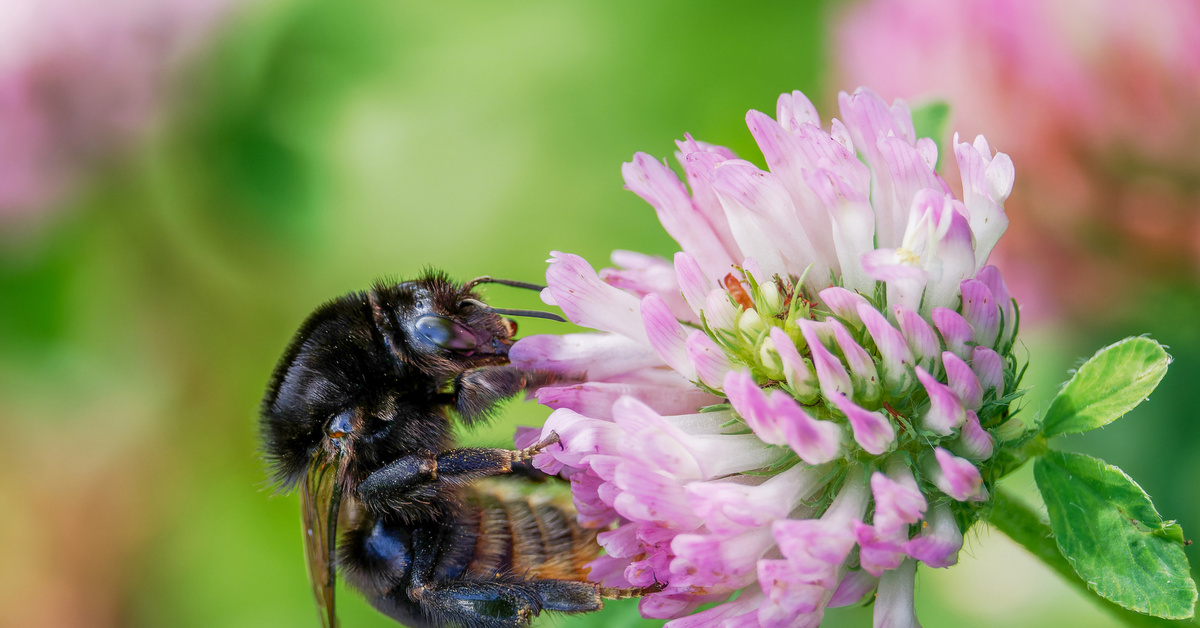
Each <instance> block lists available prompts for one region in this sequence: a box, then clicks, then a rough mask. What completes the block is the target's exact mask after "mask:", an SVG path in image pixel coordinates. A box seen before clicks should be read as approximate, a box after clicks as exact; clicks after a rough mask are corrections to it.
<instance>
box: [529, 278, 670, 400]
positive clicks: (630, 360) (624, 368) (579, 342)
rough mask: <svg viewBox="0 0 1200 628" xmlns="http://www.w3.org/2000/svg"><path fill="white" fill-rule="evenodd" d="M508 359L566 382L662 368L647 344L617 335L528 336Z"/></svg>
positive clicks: (659, 359) (660, 360) (600, 378)
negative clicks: (567, 378) (656, 367)
mask: <svg viewBox="0 0 1200 628" xmlns="http://www.w3.org/2000/svg"><path fill="white" fill-rule="evenodd" d="M627 296H628V295H627ZM638 307H639V309H640V307H641V306H640V304H639V306H638ZM643 333H645V332H644V331H643ZM508 358H509V360H510V362H511V363H512V365H513V366H516V367H520V368H523V369H529V370H545V371H552V372H554V373H559V374H562V375H564V376H567V377H569V378H582V377H584V376H585V375H586V377H587V378H588V379H590V380H606V379H609V378H611V377H615V376H619V375H622V374H625V373H630V372H633V371H637V370H639V369H643V368H647V367H653V366H661V365H662V359H661V358H659V357H658V355H657V354H656V353H655V352H654V350H652V349H651V348H650V346H649V344H647V343H640V342H637V341H634V340H630V339H629V338H628V337H626V336H622V335H618V334H564V335H562V336H554V335H549V334H542V335H537V336H527V337H525V338H522V339H520V340H518V341H517V343H516V344H514V345H513V346H512V349H509V352H508Z"/></svg>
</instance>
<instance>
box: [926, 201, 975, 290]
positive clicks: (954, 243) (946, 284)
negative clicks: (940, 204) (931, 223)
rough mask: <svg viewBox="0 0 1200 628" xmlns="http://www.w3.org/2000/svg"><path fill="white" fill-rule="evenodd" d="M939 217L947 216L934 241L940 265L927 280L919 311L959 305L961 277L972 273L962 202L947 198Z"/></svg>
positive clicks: (968, 229) (972, 256)
mask: <svg viewBox="0 0 1200 628" xmlns="http://www.w3.org/2000/svg"><path fill="white" fill-rule="evenodd" d="M944 203H945V208H944V209H943V210H942V216H943V217H944V218H943V219H944V220H945V219H946V218H945V217H948V224H947V226H946V232H945V234H944V235H943V236H942V237H941V238H940V239H939V240H938V242H937V251H936V258H937V264H938V265H939V266H940V267H941V276H940V277H938V278H936V279H933V278H931V279H930V282H929V285H928V286H927V287H926V289H925V301H924V303H923V304H922V311H923V312H928V311H929V310H930V308H938V307H952V306H955V305H957V304H958V301H959V289H960V286H961V284H962V282H963V280H965V279H967V278H969V277H972V276H974V274H975V249H974V242H973V241H972V239H971V227H970V226H969V225H968V224H967V219H966V217H965V216H964V215H963V214H962V213H960V212H965V211H966V210H965V209H964V208H963V205H962V203H960V202H958V201H956V200H953V199H951V198H946V199H945V201H944Z"/></svg>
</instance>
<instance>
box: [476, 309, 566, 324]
mask: <svg viewBox="0 0 1200 628" xmlns="http://www.w3.org/2000/svg"><path fill="white" fill-rule="evenodd" d="M488 309H489V310H491V311H493V312H495V313H497V314H503V315H504V316H528V317H530V318H544V319H546V320H548V321H558V322H560V323H566V322H568V321H567V319H565V318H563V317H561V316H559V315H558V314H552V313H550V312H542V311H539V310H502V309H500V308H498V307H489V308H488Z"/></svg>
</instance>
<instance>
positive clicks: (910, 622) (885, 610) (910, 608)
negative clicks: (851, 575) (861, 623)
mask: <svg viewBox="0 0 1200 628" xmlns="http://www.w3.org/2000/svg"><path fill="white" fill-rule="evenodd" d="M916 573H917V563H916V561H914V560H906V561H904V562H903V563H901V564H900V566H899V567H898V568H896V569H893V570H890V571H887V572H884V574H883V577H882V578H880V579H879V593H877V594H876V595H875V617H874V624H873V625H874V628H921V624H920V622H918V621H917V611H916V602H915V600H914V597H913V596H914V594H915V592H916Z"/></svg>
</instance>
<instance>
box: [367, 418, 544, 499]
mask: <svg viewBox="0 0 1200 628" xmlns="http://www.w3.org/2000/svg"><path fill="white" fill-rule="evenodd" d="M557 442H558V434H556V433H554V432H551V433H550V436H548V437H547V438H545V439H543V440H542V442H540V443H537V444H536V445H534V446H532V447H526V448H525V449H521V450H512V449H493V448H489V447H462V448H459V449H450V450H448V451H444V452H442V453H440V454H438V455H437V456H433V455H428V454H426V455H416V454H414V455H408V456H404V457H402V458H398V459H397V460H395V461H393V462H391V463H390V464H387V465H384V466H383V467H380V468H379V469H378V470H377V471H375V472H374V473H372V474H371V475H368V476H367V478H366V479H365V480H363V481H362V482H361V483H360V484H359V485H358V493H359V496H360V497H361V498H362V499H363V501H364V502H365V503H366V504H367V505H368V507H371V506H373V505H375V504H384V505H391V506H398V505H401V504H403V502H405V501H410V500H411V499H412V498H416V497H423V496H424V495H423V493H428V492H429V491H430V490H432V488H433V487H432V486H431V485H433V484H434V483H446V484H452V485H457V484H466V483H468V482H470V481H471V480H474V479H477V478H482V477H486V476H489V475H503V474H506V473H511V472H512V469H513V467H512V465H513V463H514V462H522V461H525V460H529V459H530V458H532V457H533V456H534V454H536V453H538V452H539V451H541V450H542V449H543V448H545V447H549V446H550V445H551V444H553V443H557Z"/></svg>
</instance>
